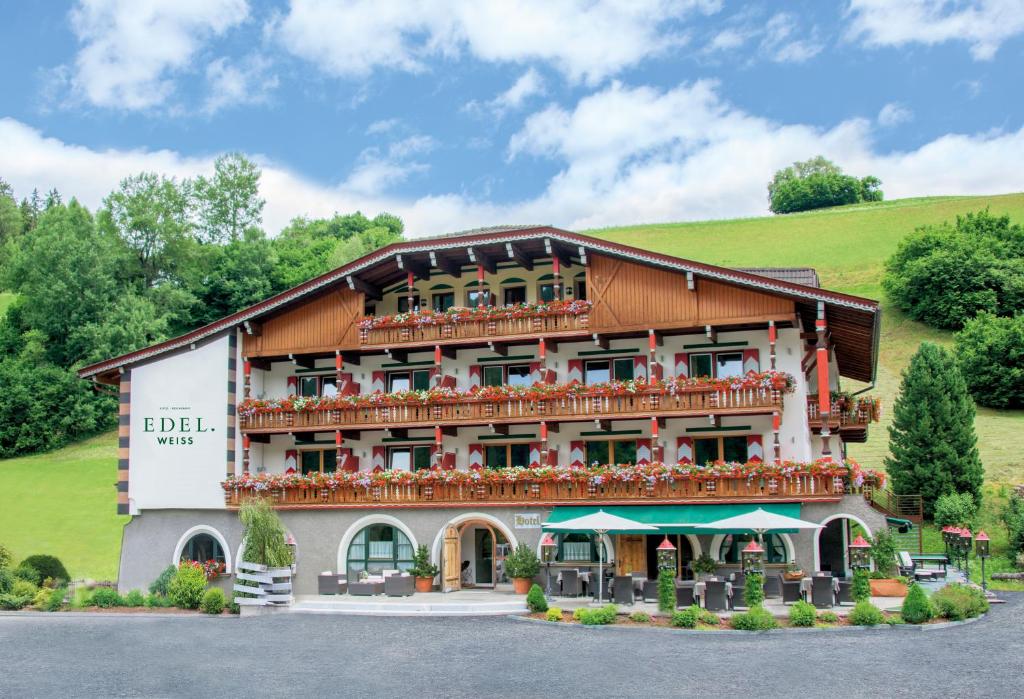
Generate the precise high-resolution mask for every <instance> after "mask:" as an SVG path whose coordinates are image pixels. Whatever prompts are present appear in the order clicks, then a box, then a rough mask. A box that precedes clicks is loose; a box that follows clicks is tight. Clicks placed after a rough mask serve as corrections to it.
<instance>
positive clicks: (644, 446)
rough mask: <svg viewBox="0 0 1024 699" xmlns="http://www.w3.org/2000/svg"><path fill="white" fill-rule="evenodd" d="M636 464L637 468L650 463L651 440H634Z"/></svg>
mask: <svg viewBox="0 0 1024 699" xmlns="http://www.w3.org/2000/svg"><path fill="white" fill-rule="evenodd" d="M636 463H637V466H646V465H647V464H649V463H651V440H649V439H638V440H636Z"/></svg>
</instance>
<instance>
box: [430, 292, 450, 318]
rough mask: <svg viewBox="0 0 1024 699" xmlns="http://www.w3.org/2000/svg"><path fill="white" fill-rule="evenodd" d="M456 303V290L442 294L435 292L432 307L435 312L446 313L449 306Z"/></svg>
mask: <svg viewBox="0 0 1024 699" xmlns="http://www.w3.org/2000/svg"><path fill="white" fill-rule="evenodd" d="M454 305H455V292H454V291H446V292H444V293H441V294H434V297H433V300H432V303H431V308H433V309H434V312H435V313H444V312H445V311H447V310H448V309H449V308H451V307H452V306H454Z"/></svg>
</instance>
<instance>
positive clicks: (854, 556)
mask: <svg viewBox="0 0 1024 699" xmlns="http://www.w3.org/2000/svg"><path fill="white" fill-rule="evenodd" d="M849 548H850V568H852V569H853V570H860V569H866V568H867V567H868V561H869V560H870V558H871V544H869V543H868V542H867V541H866V540H865V539H864V537H863V536H861V535H860V534H858V535H857V538H856V539H854V540H853V541H851V542H850V547H849Z"/></svg>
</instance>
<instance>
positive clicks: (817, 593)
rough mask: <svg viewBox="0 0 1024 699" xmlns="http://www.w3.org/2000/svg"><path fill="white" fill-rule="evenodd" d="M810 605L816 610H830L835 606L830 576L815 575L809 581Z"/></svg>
mask: <svg viewBox="0 0 1024 699" xmlns="http://www.w3.org/2000/svg"><path fill="white" fill-rule="evenodd" d="M811 603H812V604H813V605H814V606H815V607H817V608H818V609H830V608H831V607H832V606H834V604H835V592H834V588H833V586H832V576H831V575H827V576H826V575H815V576H814V577H813V578H812V579H811Z"/></svg>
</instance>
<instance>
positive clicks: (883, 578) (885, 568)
mask: <svg viewBox="0 0 1024 699" xmlns="http://www.w3.org/2000/svg"><path fill="white" fill-rule="evenodd" d="M871 560H872V561H874V562H875V570H874V572H873V573H871V576H870V578H871V579H870V581H869V582H870V585H871V596H872V597H906V596H907V584H906V582H905V581H903V580H900V579H899V578H897V577H896V571H897V568H896V542H895V541H894V540H893V538H892V534H891V533H889V531H888V530H885V531H880V532H878V534H876V535H875V536H874V538H873V539H872V540H871Z"/></svg>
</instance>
